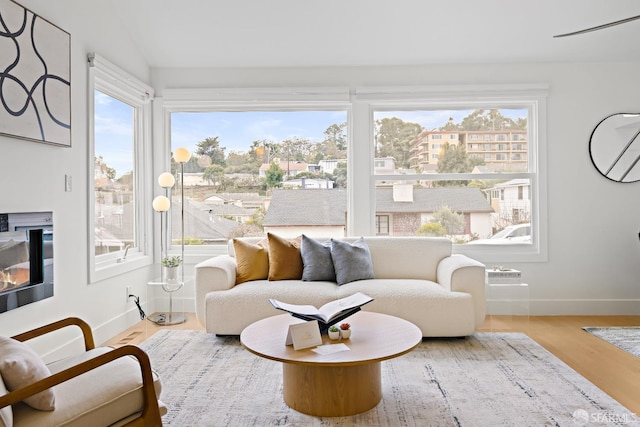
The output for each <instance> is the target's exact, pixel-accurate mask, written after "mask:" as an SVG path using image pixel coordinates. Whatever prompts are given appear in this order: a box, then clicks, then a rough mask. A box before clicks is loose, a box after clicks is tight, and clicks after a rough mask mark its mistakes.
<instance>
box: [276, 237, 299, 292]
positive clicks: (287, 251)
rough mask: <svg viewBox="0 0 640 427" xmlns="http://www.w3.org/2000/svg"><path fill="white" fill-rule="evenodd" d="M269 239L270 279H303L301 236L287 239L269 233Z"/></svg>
mask: <svg viewBox="0 0 640 427" xmlns="http://www.w3.org/2000/svg"><path fill="white" fill-rule="evenodd" d="M267 239H268V240H269V280H287V279H297V280H300V279H302V256H301V255H300V239H301V238H300V236H299V237H296V238H295V239H291V240H289V239H285V238H282V237H279V236H276V235H275V234H271V233H267Z"/></svg>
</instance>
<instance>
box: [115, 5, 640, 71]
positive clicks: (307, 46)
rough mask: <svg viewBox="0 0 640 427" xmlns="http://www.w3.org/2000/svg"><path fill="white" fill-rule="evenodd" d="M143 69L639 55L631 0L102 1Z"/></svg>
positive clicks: (636, 10) (639, 34) (639, 32)
mask: <svg viewBox="0 0 640 427" xmlns="http://www.w3.org/2000/svg"><path fill="white" fill-rule="evenodd" d="M107 1H109V2H110V3H111V4H112V6H113V8H114V10H115V13H116V14H117V16H119V18H120V20H121V21H122V24H123V26H124V29H125V31H127V32H128V33H129V35H130V37H131V39H132V40H133V42H134V43H135V44H136V45H137V47H138V48H139V50H140V54H141V55H143V56H144V58H145V59H146V61H147V62H148V64H149V65H150V66H151V67H152V68H173V67H197V68H199V67H207V68H209V67H317V66H387V65H428V64H459V63H460V64H465V63H497V62H505V63H514V62H547V61H624V60H640V43H638V40H639V39H640V20H638V21H634V22H630V23H627V24H623V25H621V26H616V27H612V28H608V29H604V30H601V31H596V32H591V33H588V34H584V35H578V36H574V37H569V38H561V39H554V38H553V35H555V34H559V33H566V32H570V31H575V30H580V29H583V28H587V27H593V26H596V25H600V24H604V23H607V22H611V21H616V20H620V19H624V18H628V17H630V16H635V15H640V2H638V1H637V0H531V1H522V0H520V1H515V0H439V1H435V0H386V1H385V0H322V1H319V0H268V1H267V0H135V1H131V0H107Z"/></svg>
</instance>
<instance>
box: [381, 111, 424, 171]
mask: <svg viewBox="0 0 640 427" xmlns="http://www.w3.org/2000/svg"><path fill="white" fill-rule="evenodd" d="M422 130H423V128H422V126H420V125H419V124H417V123H411V122H405V121H403V120H402V119H399V118H397V117H393V118H384V119H382V120H376V136H375V138H376V139H375V140H376V147H375V148H376V152H375V155H376V157H393V158H394V159H395V160H396V167H398V168H406V169H408V168H410V167H411V165H410V163H409V149H410V148H411V141H413V140H414V139H415V138H416V137H417V136H418V135H419V134H420V132H422Z"/></svg>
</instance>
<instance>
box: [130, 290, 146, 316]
mask: <svg viewBox="0 0 640 427" xmlns="http://www.w3.org/2000/svg"><path fill="white" fill-rule="evenodd" d="M129 298H133V302H135V303H136V307H138V313H140V320H144V318H145V317H147V315H146V314H145V313H144V310H143V309H142V307H140V297H139V296H136V295H133V294H131V295H129Z"/></svg>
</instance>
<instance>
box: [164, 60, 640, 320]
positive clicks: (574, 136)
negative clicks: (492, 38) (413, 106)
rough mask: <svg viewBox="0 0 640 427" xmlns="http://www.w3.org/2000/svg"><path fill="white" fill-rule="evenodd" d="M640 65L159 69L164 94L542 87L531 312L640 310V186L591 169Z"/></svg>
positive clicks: (634, 106)
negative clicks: (606, 121)
mask: <svg viewBox="0 0 640 427" xmlns="http://www.w3.org/2000/svg"><path fill="white" fill-rule="evenodd" d="M639 72H640V63H638V62H631V63H566V64H565V63H539V64H526V65H522V64H520V65H516V64H491V65H475V66H469V65H452V66H428V67H418V66H415V67H378V68H298V69H273V68H271V69H270V68H265V69H218V70H197V69H154V70H152V85H153V86H154V88H155V89H156V91H157V92H156V94H157V95H158V96H162V92H163V89H164V88H205V87H269V86H275V87H280V86H351V87H355V86H397V85H409V86H411V85H427V86H428V85H458V84H477V85H480V84H510V83H511V84H518V83H522V84H525V83H543V84H548V85H549V87H550V91H549V98H548V117H547V120H548V122H547V125H548V126H547V132H548V135H547V140H548V147H547V152H548V158H547V159H546V161H547V170H548V175H547V176H548V188H547V191H546V194H547V202H548V215H547V229H548V236H547V238H548V242H549V256H548V261H547V262H534V263H518V264H512V265H510V266H511V267H513V268H519V269H521V270H522V271H523V276H524V278H525V280H526V281H527V282H528V283H529V284H530V296H531V299H532V302H531V313H532V314H640V283H639V279H638V278H639V277H640V242H639V240H638V230H639V229H640V215H639V214H640V184H616V183H613V182H611V181H609V180H607V179H605V178H603V177H602V176H600V175H599V174H598V172H597V171H596V170H595V168H594V167H593V166H592V164H591V161H590V158H589V151H588V143H589V136H590V134H591V131H592V130H593V128H594V127H595V126H596V124H597V123H598V122H599V121H600V120H601V119H602V118H604V117H606V116H608V115H609V114H612V113H614V112H637V111H640V83H639V82H638V79H637V76H638V73H639Z"/></svg>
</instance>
